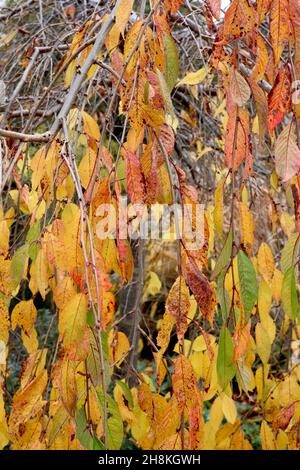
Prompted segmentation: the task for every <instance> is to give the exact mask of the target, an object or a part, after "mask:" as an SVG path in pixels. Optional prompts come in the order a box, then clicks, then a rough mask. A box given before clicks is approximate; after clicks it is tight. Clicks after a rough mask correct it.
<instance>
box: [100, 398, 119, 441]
mask: <svg viewBox="0 0 300 470" xmlns="http://www.w3.org/2000/svg"><path fill="white" fill-rule="evenodd" d="M97 395H98V398H99V402H100V405H101V415H102V419H104V395H103V392H102V390H101V389H97ZM106 407H107V408H106V417H107V421H106V436H107V448H108V449H109V450H119V449H120V448H121V445H122V441H123V421H122V418H121V415H120V412H119V408H118V405H117V404H116V403H115V402H114V400H113V399H112V398H111V397H110V396H109V395H106Z"/></svg>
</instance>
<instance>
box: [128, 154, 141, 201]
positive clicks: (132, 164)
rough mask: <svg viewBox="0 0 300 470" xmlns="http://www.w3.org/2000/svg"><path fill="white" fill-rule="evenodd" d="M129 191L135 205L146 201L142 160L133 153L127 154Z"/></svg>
mask: <svg viewBox="0 0 300 470" xmlns="http://www.w3.org/2000/svg"><path fill="white" fill-rule="evenodd" d="M126 176H127V191H128V194H129V197H130V199H131V202H132V203H133V204H137V203H143V202H144V201H145V188H144V178H143V174H142V167H141V163H140V160H139V159H138V158H137V156H136V155H135V154H134V153H133V152H130V151H128V152H127V153H126Z"/></svg>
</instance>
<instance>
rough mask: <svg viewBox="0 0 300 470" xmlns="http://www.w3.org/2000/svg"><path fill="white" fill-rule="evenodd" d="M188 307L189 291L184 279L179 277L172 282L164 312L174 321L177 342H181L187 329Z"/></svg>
mask: <svg viewBox="0 0 300 470" xmlns="http://www.w3.org/2000/svg"><path fill="white" fill-rule="evenodd" d="M189 307H190V294H189V289H188V287H187V285H186V283H185V280H184V278H183V277H182V276H179V277H178V278H177V279H176V281H175V282H174V284H173V286H172V288H171V290H170V292H169V295H168V297H167V300H166V310H167V312H168V313H169V314H170V315H172V316H173V317H174V318H175V320H176V331H177V337H178V340H179V341H182V340H183V337H184V334H185V332H186V330H187V327H188V312H189Z"/></svg>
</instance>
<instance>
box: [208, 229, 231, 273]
mask: <svg viewBox="0 0 300 470" xmlns="http://www.w3.org/2000/svg"><path fill="white" fill-rule="evenodd" d="M232 242H233V234H232V229H230V230H229V232H228V235H227V238H226V241H225V243H224V246H223V248H222V251H221V253H220V256H219V258H218V260H217V262H216V265H215V269H214V270H213V273H212V279H215V278H216V277H218V275H219V274H220V272H221V271H222V270H223V269H225V268H227V266H228V264H229V261H230V256H231V252H232Z"/></svg>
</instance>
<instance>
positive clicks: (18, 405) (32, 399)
mask: <svg viewBox="0 0 300 470" xmlns="http://www.w3.org/2000/svg"><path fill="white" fill-rule="evenodd" d="M46 385H47V371H46V370H43V371H42V372H41V373H40V374H38V375H37V376H36V377H35V378H34V379H33V380H32V381H31V382H30V383H29V384H28V385H26V386H25V387H24V388H21V389H19V390H18V391H17V393H16V394H15V396H14V398H13V402H12V410H11V415H10V418H9V424H10V425H12V426H13V427H15V426H16V425H17V424H20V423H22V424H24V423H25V422H26V421H27V420H28V419H29V418H30V417H32V416H35V415H36V414H37V413H38V412H39V411H40V410H41V408H42V407H43V406H44V404H45V401H43V399H42V397H43V392H44V390H45V388H46Z"/></svg>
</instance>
